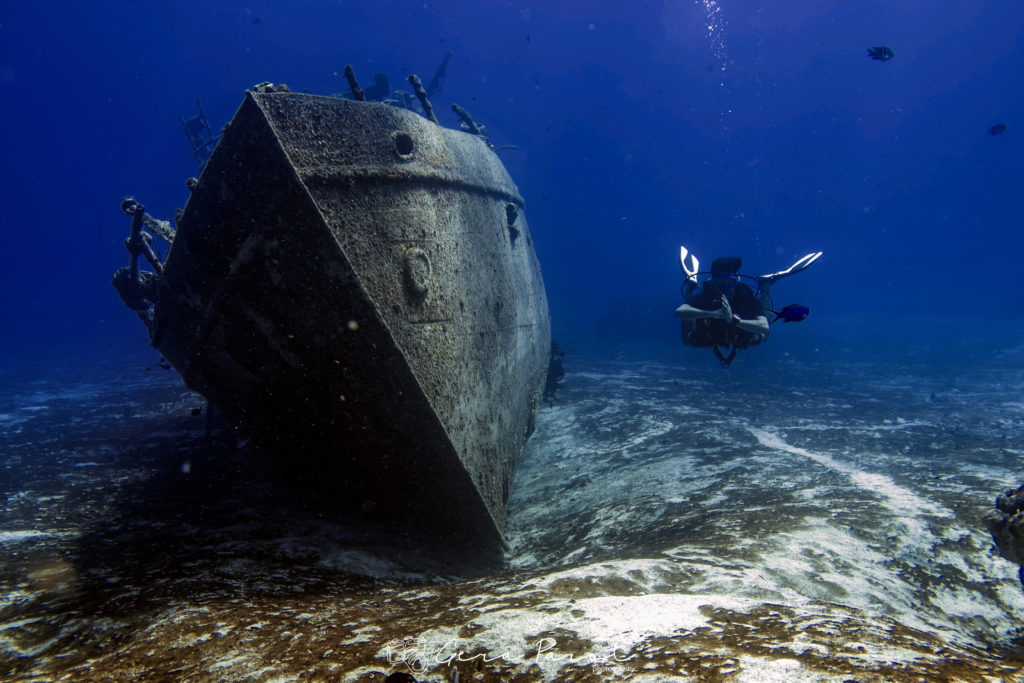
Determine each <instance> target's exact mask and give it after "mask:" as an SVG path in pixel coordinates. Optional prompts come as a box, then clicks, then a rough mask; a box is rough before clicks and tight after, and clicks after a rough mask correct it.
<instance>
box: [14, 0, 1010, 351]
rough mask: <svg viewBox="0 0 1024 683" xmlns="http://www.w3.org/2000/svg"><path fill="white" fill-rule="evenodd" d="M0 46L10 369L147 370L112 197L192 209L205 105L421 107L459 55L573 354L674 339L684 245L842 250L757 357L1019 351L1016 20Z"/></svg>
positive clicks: (214, 29) (473, 10) (105, 30)
mask: <svg viewBox="0 0 1024 683" xmlns="http://www.w3.org/2000/svg"><path fill="white" fill-rule="evenodd" d="M0 25H2V26H0V103H2V109H0V117H2V119H0V122H2V125H0V146H2V147H0V148H2V150H3V153H2V156H0V159H2V161H0V173H2V176H0V187H2V188H3V198H4V207H3V211H2V213H0V220H2V227H0V240H2V241H0V259H2V261H0V288H2V292H3V293H2V297H3V299H2V300H3V320H4V325H3V330H4V332H3V334H2V335H0V352H3V354H4V358H5V359H6V360H7V362H16V361H17V359H20V358H25V357H28V356H33V355H34V356H39V355H42V356H46V355H47V354H54V353H57V352H63V353H66V352H68V350H69V349H72V350H76V351H78V352H82V353H88V354H96V353H99V354H117V355H120V354H124V353H132V352H135V351H137V350H139V349H144V348H145V345H146V338H145V332H144V330H143V328H142V326H141V325H140V324H139V323H138V321H137V320H136V319H135V316H134V315H133V314H132V313H131V312H130V311H128V310H127V309H126V308H124V307H123V306H122V304H121V302H120V301H119V300H118V298H117V296H116V294H115V292H114V290H113V289H112V288H111V287H110V284H109V280H110V276H111V274H112V273H113V271H114V270H115V269H116V268H117V267H119V266H121V265H124V264H125V263H126V262H127V255H126V252H125V251H124V248H123V246H122V244H121V242H122V240H123V238H124V237H125V236H126V235H127V232H128V225H129V222H128V219H127V218H126V217H125V216H124V215H123V214H122V213H121V212H120V210H119V202H120V200H121V198H122V197H123V196H125V195H128V194H132V195H134V196H136V197H137V198H139V199H140V200H141V201H142V202H144V203H145V204H146V205H147V207H148V209H149V210H150V212H151V213H153V214H154V215H156V216H158V217H162V218H168V219H169V218H172V217H173V215H174V209H175V208H176V207H180V206H182V205H183V204H184V202H185V200H186V196H187V193H186V189H185V185H184V179H185V178H186V177H188V176H191V175H195V174H196V171H197V169H196V165H195V162H194V161H193V159H192V158H191V155H190V152H189V149H188V146H187V143H186V140H185V137H184V135H183V133H182V130H181V127H180V125H179V122H178V115H179V113H181V114H185V115H186V116H188V115H191V114H193V113H194V112H195V98H196V96H199V97H201V98H202V100H203V103H204V105H205V109H206V112H207V115H208V116H209V118H210V121H211V124H212V125H213V126H214V127H215V128H219V127H220V126H221V125H223V124H224V123H225V122H226V121H228V120H229V118H230V117H231V115H232V114H233V112H234V110H235V108H236V107H237V106H238V104H239V103H240V102H241V100H242V96H243V91H244V90H245V89H246V88H248V87H251V86H252V85H254V84H256V83H258V82H261V81H265V80H269V81H273V82H284V83H287V84H288V85H289V86H291V88H292V89H293V90H306V89H308V90H310V91H312V92H316V93H324V94H327V93H340V92H343V91H345V90H346V86H345V85H344V78H343V76H342V71H343V68H344V65H345V64H346V63H351V64H352V65H353V66H354V67H355V70H356V73H357V74H358V75H359V76H360V78H361V80H362V81H363V82H364V83H369V82H371V81H372V75H373V73H374V72H376V71H383V72H386V73H387V74H388V75H389V77H390V78H391V82H392V84H393V86H399V85H403V84H404V83H403V79H404V76H405V75H407V74H408V73H410V72H417V73H419V74H420V75H421V76H422V77H423V78H424V80H426V79H428V78H429V77H430V75H431V74H432V73H433V71H434V69H435V67H436V66H437V64H438V62H439V61H440V59H441V58H442V56H443V55H444V53H445V52H447V51H451V52H453V53H454V57H453V58H452V61H451V63H450V65H449V68H448V74H447V80H446V82H445V84H444V88H443V91H442V92H441V93H440V94H438V95H435V96H434V101H435V107H436V108H437V109H438V110H439V111H440V112H441V119H442V123H444V124H446V125H448V126H451V127H456V126H457V121H456V120H455V117H454V115H453V114H451V112H450V110H449V108H448V105H449V104H450V103H451V102H459V103H461V104H462V105H464V106H465V107H466V108H467V109H469V111H470V112H471V113H472V114H473V115H474V117H475V118H476V119H477V120H479V121H481V122H483V123H485V124H486V125H487V127H488V131H489V133H490V135H491V138H492V140H493V141H494V142H495V143H496V144H498V145H517V146H518V147H519V150H509V151H505V152H502V158H503V159H504V160H505V163H506V165H507V166H508V168H509V170H510V172H511V174H512V176H513V178H514V179H515V181H516V182H517V184H518V185H519V188H520V190H521V192H522V194H523V196H524V197H525V199H526V202H527V216H528V219H529V222H530V226H531V229H532V231H533V235H534V241H535V245H536V248H537V252H538V256H539V258H540V261H541V264H542V267H543V272H544V278H545V283H546V286H547V292H548V297H549V300H550V304H551V309H552V316H553V323H554V330H555V336H556V337H557V338H561V339H563V340H567V343H568V345H570V346H571V345H573V344H575V345H579V346H583V345H586V344H592V345H596V346H605V345H607V346H611V347H616V346H617V345H620V344H621V343H622V342H638V341H647V342H651V343H654V344H665V345H666V347H669V346H670V345H677V344H678V321H677V320H676V319H675V318H674V317H673V316H672V311H673V309H674V308H675V306H677V305H678V304H679V303H680V298H679V289H678V288H679V284H680V280H681V278H680V272H679V267H678V247H679V245H680V244H685V245H686V246H687V247H689V248H690V249H692V250H694V251H696V252H697V254H698V255H700V256H701V258H702V261H703V262H704V263H705V264H708V263H710V261H711V259H712V258H714V257H715V256H717V255H720V254H723V253H729V254H739V255H742V256H743V257H744V259H745V261H746V267H745V271H746V272H749V273H752V274H759V273H763V272H769V271H774V270H778V269H781V268H783V267H786V266H788V265H789V264H790V263H792V261H794V260H795V259H796V258H797V257H799V256H801V255H803V254H805V253H807V252H810V251H815V250H823V251H824V252H825V256H824V257H823V258H822V259H821V261H820V262H819V263H818V264H816V265H815V266H814V267H813V268H812V269H811V270H809V271H807V272H806V273H804V274H801V275H800V276H798V277H795V278H793V279H791V280H787V281H786V282H785V283H783V284H780V285H779V286H778V287H777V288H776V293H777V303H778V304H779V305H782V304H785V303H791V302H801V303H805V304H807V305H809V306H810V307H811V308H812V310H813V313H812V316H811V318H809V319H808V321H806V322H805V323H803V324H802V325H801V326H799V327H795V326H788V327H782V328H781V329H778V330H776V331H775V334H774V335H773V340H772V343H771V345H770V346H769V347H764V348H763V349H758V350H756V353H762V354H766V353H770V352H775V353H779V350H782V351H792V352H793V353H811V352H812V350H813V349H812V347H813V346H814V345H815V344H833V345H836V344H847V345H850V344H852V345H857V344H859V343H860V342H861V341H863V342H864V344H865V345H869V344H874V343H877V342H878V341H879V339H880V338H882V337H890V336H894V335H895V336H897V337H898V336H899V334H901V333H902V332H905V331H907V330H912V329H915V326H916V325H919V324H921V323H920V320H922V319H934V318H940V319H944V320H940V325H939V327H938V329H940V330H943V331H944V332H943V334H948V335H949V336H950V338H958V337H960V336H961V335H962V334H963V333H964V331H965V330H968V329H970V330H973V332H972V333H973V334H980V335H981V336H990V337H991V338H992V339H1001V340H1002V341H1004V342H1005V341H1007V340H1008V335H1007V333H1006V331H1005V330H1006V329H1007V328H1008V326H1014V325H1017V324H1019V322H1020V319H1021V317H1022V314H1024V297H1022V296H1021V294H1020V290H1019V282H1020V278H1019V276H1018V270H1019V265H1018V258H1019V255H1020V253H1021V247H1022V246H1024V236H1022V235H1021V230H1020V228H1021V225H1022V221H1021V213H1022V211H1021V209H1022V203H1024V199H1022V197H1024V193H1022V192H1021V190H1022V178H1024V173H1022V164H1024V154H1022V150H1024V143H1022V141H1024V137H1022V134H1024V124H1022V122H1021V117H1020V112H1021V111H1022V105H1024V69H1022V68H1021V66H1022V65H1024V5H1022V4H1020V3H1013V2H986V1H983V0H969V1H961V0H941V1H940V0H936V1H932V2H927V3H922V2H919V1H916V0H902V1H896V2H893V1H887V2H863V1H860V0H857V1H855V0H840V1H832V2H826V1H825V0H820V1H816V2H785V3H782V2H751V1H749V0H744V1H740V2H730V1H729V0H723V2H721V4H720V5H717V6H716V5H712V4H710V3H706V2H700V1H694V0H676V1H662V2H646V1H643V0H634V1H632V2H628V3H610V2H609V3H593V2H573V3H548V2H543V3H530V2H523V1H516V2H507V3H481V2H397V1H387V0H385V1H381V0H373V1H372V2H371V1H369V0H367V1H365V2H351V3H349V2H277V3H274V2H255V3H252V4H250V5H249V6H248V7H243V6H242V5H241V4H240V3H234V2H152V3H150V2H139V3H135V4H133V5H127V4H122V3H112V2H91V3H72V2H39V3H16V2H9V3H4V4H3V5H0ZM709 27H710V28H709ZM877 44H889V45H892V46H893V48H894V49H895V52H896V57H895V58H894V59H893V60H891V61H889V62H877V61H872V60H870V59H868V58H867V56H866V48H867V47H869V46H871V45H877ZM999 122H1005V123H1007V124H1008V125H1009V130H1008V131H1007V132H1006V134H1004V135H1001V136H989V135H987V134H986V131H987V130H988V129H989V127H990V126H992V125H993V124H996V123H999ZM903 315H912V316H913V317H914V320H913V324H911V323H910V322H908V323H906V324H904V323H902V322H900V321H901V316H903ZM879 330H885V332H884V333H881V332H879ZM938 341H940V342H941V339H940V340H938ZM565 343H566V342H563V345H565ZM769 349H771V351H769ZM677 352H678V353H680V354H683V353H690V354H694V355H692V356H691V357H692V358H693V359H694V361H695V362H697V358H698V357H699V358H700V361H701V362H707V361H708V360H709V359H708V358H706V357H705V356H703V355H701V354H700V353H699V352H696V351H690V350H682V349H680V350H678V351H677ZM753 353H754V352H751V354H753Z"/></svg>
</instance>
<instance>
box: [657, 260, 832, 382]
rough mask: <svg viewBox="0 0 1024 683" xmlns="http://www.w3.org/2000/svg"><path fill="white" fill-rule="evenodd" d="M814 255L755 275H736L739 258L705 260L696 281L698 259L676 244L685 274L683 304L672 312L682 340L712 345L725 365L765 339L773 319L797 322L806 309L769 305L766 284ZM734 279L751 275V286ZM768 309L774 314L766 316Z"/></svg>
mask: <svg viewBox="0 0 1024 683" xmlns="http://www.w3.org/2000/svg"><path fill="white" fill-rule="evenodd" d="M819 257H821V252H820V251H817V252H814V253H811V254H807V255H806V256H804V257H803V258H801V259H799V260H798V261H797V262H796V263H794V264H793V265H792V266H790V267H789V268H787V269H786V270H782V271H779V272H778V273H772V274H770V275H762V276H760V277H756V278H755V277H751V276H749V275H742V274H740V268H741V267H742V266H743V260H742V259H741V258H740V257H738V256H724V257H722V258H717V259H715V260H714V261H713V262H712V263H711V272H710V277H709V278H707V279H706V280H704V282H703V284H699V283H698V281H697V276H698V275H705V274H707V273H701V272H700V271H699V269H700V262H699V261H698V260H697V257H696V256H695V255H693V254H691V253H689V252H688V251H687V250H686V247H680V250H679V263H680V266H681V267H682V269H683V273H685V274H686V280H685V281H684V282H683V287H682V293H683V299H685V300H686V303H684V304H683V305H682V306H680V307H679V308H677V309H676V317H677V318H682V320H683V324H682V327H683V343H684V344H686V345H687V346H694V347H697V348H709V347H710V348H712V349H714V352H715V356H717V357H718V360H719V361H720V362H721V363H722V367H723V368H728V367H729V366H730V365H731V364H732V362H733V361H734V360H735V359H736V355H737V353H738V352H739V350H740V349H746V348H749V347H751V346H756V345H758V344H762V343H764V342H765V341H767V340H768V335H769V329H770V326H771V325H772V324H773V323H776V322H778V321H779V320H782V321H783V322H800V321H801V320H803V319H804V318H806V317H807V316H808V315H809V314H810V312H811V311H810V309H809V308H807V307H806V306H800V305H798V304H790V305H788V306H786V307H785V308H783V309H782V310H781V311H775V310H772V309H773V304H772V298H771V287H772V285H773V284H775V283H776V282H778V281H779V280H781V279H782V278H784V277H789V276H790V275H796V274H797V273H799V272H801V271H803V270H806V269H807V268H808V267H809V266H810V265H811V264H812V263H814V262H815V261H817V260H818V258H819ZM740 278H745V279H748V280H751V281H752V282H753V283H754V284H756V285H757V287H756V289H755V288H754V287H751V286H750V285H748V284H747V283H745V282H743V281H742V280H741V279H740ZM769 313H771V314H773V315H774V316H775V317H774V318H773V319H772V320H771V321H769V320H768V314H769ZM723 349H725V350H727V351H728V353H726V352H725V351H723Z"/></svg>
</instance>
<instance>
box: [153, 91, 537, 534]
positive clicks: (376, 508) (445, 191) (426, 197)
mask: <svg viewBox="0 0 1024 683" xmlns="http://www.w3.org/2000/svg"><path fill="white" fill-rule="evenodd" d="M510 204H511V205H514V206H515V207H516V209H515V210H510V209H508V208H507V207H508V205H510ZM522 208H523V200H522V198H521V197H520V196H519V193H518V191H517V189H516V187H515V185H514V184H513V183H512V181H511V179H510V178H509V176H508V174H507V172H506V171H505V168H504V167H503V166H502V164H501V162H500V161H499V160H498V158H497V156H496V155H495V154H494V153H493V152H492V151H491V150H490V149H489V148H488V147H487V145H486V144H485V143H484V142H483V141H482V140H480V139H479V138H477V137H475V136H472V135H468V134H466V133H462V132H458V131H452V130H447V129H444V128H442V127H440V126H437V125H435V124H433V123H430V122H428V121H426V120H424V119H423V118H421V117H419V116H417V115H416V114H413V113H411V112H408V111H405V110H402V109H397V108H394V107H389V106H386V105H382V104H376V103H369V102H365V103H364V102H352V101H348V100H342V99H337V98H329V97H319V96H313V95H303V94H293V93H268V94H257V93H249V94H248V95H247V97H246V99H245V101H244V102H243V104H242V106H241V107H240V108H239V110H238V112H237V113H236V115H235V117H234V119H233V120H232V122H231V123H230V124H229V126H228V127H227V129H226V130H225V134H224V138H223V140H222V141H221V143H220V145H219V146H218V148H217V150H216V151H215V152H214V154H213V156H212V157H211V159H210V161H209V163H208V164H207V166H206V168H205V170H204V172H203V174H202V176H201V177H200V179H199V184H198V186H197V187H196V189H195V190H194V192H193V194H192V196H191V198H190V200H189V202H188V205H187V206H186V209H185V212H184V214H183V216H182V219H181V224H180V229H179V231H178V235H177V237H176V239H175V242H174V245H173V247H172V250H171V252H170V254H169V256H168V259H167V264H166V272H165V273H164V276H163V277H162V278H161V282H160V286H161V290H160V295H159V301H158V303H157V306H156V310H155V319H156V325H155V328H154V334H153V344H154V346H156V347H157V348H158V349H159V350H160V351H161V352H163V353H164V355H165V356H166V357H167V359H168V360H169V361H170V362H171V363H172V364H173V365H174V366H175V367H176V368H177V369H178V370H179V371H180V372H181V373H182V376H183V377H184V378H185V381H186V383H187V384H188V385H189V386H191V387H193V388H195V389H197V390H198V391H200V392H202V393H203V394H205V395H206V396H208V397H209V398H210V399H211V400H213V402H214V403H215V404H217V405H218V406H219V407H221V408H222V409H223V410H224V411H226V412H227V413H229V415H230V416H231V417H232V418H234V419H235V420H237V421H238V422H239V423H241V424H242V425H243V427H244V428H245V429H246V430H247V431H249V432H250V433H252V434H253V436H254V438H256V439H257V440H258V441H259V442H260V443H261V445H263V446H265V447H267V448H269V449H271V450H273V451H275V452H276V453H278V454H279V456H281V457H283V458H285V459H286V462H295V463H301V465H302V467H303V468H305V469H307V470H308V469H309V468H310V467H312V468H314V471H319V469H320V468H322V470H323V472H324V473H325V474H324V476H325V477H327V476H330V477H333V478H334V479H333V481H336V483H337V485H338V492H339V496H344V497H346V498H347V499H348V500H349V501H350V502H351V503H352V504H354V505H360V506H362V507H363V509H365V510H367V511H368V512H370V513H377V512H380V513H382V514H383V513H387V514H389V515H390V514H397V515H399V516H403V515H404V516H410V517H417V518H430V519H432V523H434V524H435V525H436V526H438V528H444V529H447V530H448V531H451V532H455V533H460V534H463V535H464V536H465V537H466V538H471V537H479V536H480V534H481V533H482V534H483V535H484V536H485V537H489V538H492V539H494V540H497V539H498V538H500V530H501V529H502V527H503V525H504V509H505V502H506V500H507V497H508V490H509V485H510V480H511V477H512V474H513V471H514V467H515V463H516V460H517V459H518V457H519V455H520V453H521V451H522V447H523V444H524V443H525V441H526V439H527V438H528V437H529V435H530V433H531V432H532V430H533V423H534V417H535V415H536V410H537V405H538V402H539V398H540V393H541V391H542V389H543V386H544V379H545V373H546V371H547V363H548V355H549V348H550V325H549V318H548V308H547V300H546V297H545V294H544V286H543V282H542V280H541V275H540V268H539V265H538V263H537V259H536V256H535V253H534V251H533V245H532V240H531V237H530V231H529V227H528V226H527V224H526V220H525V218H524V214H523V211H522ZM510 221H511V223H510Z"/></svg>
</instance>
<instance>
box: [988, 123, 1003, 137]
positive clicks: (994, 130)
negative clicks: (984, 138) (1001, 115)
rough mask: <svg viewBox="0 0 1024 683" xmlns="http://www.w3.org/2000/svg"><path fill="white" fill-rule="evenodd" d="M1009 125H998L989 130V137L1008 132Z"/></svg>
mask: <svg viewBox="0 0 1024 683" xmlns="http://www.w3.org/2000/svg"><path fill="white" fill-rule="evenodd" d="M1006 129H1007V125H1006V124H1005V123H997V124H996V125H994V126H992V127H991V128H989V129H988V134H989V135H1002V134H1003V133H1005V132H1006Z"/></svg>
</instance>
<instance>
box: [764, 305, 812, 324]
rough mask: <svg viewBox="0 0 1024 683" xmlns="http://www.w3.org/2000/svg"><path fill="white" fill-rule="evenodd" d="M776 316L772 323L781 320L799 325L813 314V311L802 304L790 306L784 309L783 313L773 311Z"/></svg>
mask: <svg viewBox="0 0 1024 683" xmlns="http://www.w3.org/2000/svg"><path fill="white" fill-rule="evenodd" d="M772 313H774V314H775V320H773V321H772V322H773V323H774V322H778V321H779V320H781V321H782V322H784V323H798V322H800V321H801V320H804V319H805V318H807V316H809V315H810V314H811V309H809V308H807V307H806V306H801V305H800V304H790V305H788V306H786V307H785V308H783V309H782V310H781V311H772Z"/></svg>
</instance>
